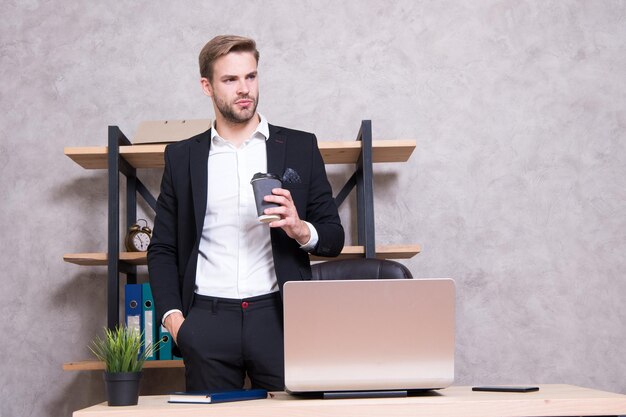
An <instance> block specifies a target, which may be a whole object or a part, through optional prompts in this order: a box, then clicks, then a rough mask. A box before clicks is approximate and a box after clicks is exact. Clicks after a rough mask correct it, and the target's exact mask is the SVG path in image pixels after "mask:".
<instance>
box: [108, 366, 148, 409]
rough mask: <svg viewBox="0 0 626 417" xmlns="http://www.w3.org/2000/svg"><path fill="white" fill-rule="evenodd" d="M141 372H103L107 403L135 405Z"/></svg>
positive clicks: (137, 398)
mask: <svg viewBox="0 0 626 417" xmlns="http://www.w3.org/2000/svg"><path fill="white" fill-rule="evenodd" d="M140 380H141V372H106V371H105V372H104V385H105V386H106V391H107V402H108V403H109V405H137V401H138V400H139V381H140Z"/></svg>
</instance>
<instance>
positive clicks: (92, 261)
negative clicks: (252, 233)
mask: <svg viewBox="0 0 626 417" xmlns="http://www.w3.org/2000/svg"><path fill="white" fill-rule="evenodd" d="M420 251H421V248H420V246H419V245H379V246H377V247H376V257H377V258H379V259H409V258H412V257H413V256H415V255H417V254H418V253H419V252H420ZM364 254H365V249H364V248H363V246H345V247H344V248H343V251H341V255H339V257H337V258H320V257H317V256H311V260H312V261H320V260H331V259H351V258H362V257H363V255H364ZM63 260H64V261H65V262H69V263H72V264H76V265H82V266H106V264H107V254H106V253H104V252H96V253H68V254H65V255H63ZM120 261H125V262H128V263H130V264H133V265H146V264H147V259H146V253H145V252H120Z"/></svg>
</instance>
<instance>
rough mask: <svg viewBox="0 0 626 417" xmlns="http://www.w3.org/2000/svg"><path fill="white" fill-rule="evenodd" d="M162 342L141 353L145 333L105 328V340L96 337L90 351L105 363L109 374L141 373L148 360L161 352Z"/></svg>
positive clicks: (117, 327) (123, 328) (119, 327)
mask: <svg viewBox="0 0 626 417" xmlns="http://www.w3.org/2000/svg"><path fill="white" fill-rule="evenodd" d="M160 342H161V341H160V340H158V341H156V343H153V344H152V345H151V346H148V347H147V348H146V349H144V350H143V352H141V353H139V352H140V351H141V346H142V344H143V332H141V333H140V332H139V331H138V330H136V329H129V328H128V327H126V326H116V327H115V329H113V330H111V329H108V328H105V329H104V339H102V338H100V336H96V338H95V339H94V340H93V341H92V343H91V345H90V346H89V349H90V350H91V351H92V352H93V354H94V355H96V357H97V358H98V359H99V360H101V361H103V362H104V364H105V368H106V371H107V372H110V373H112V372H139V371H141V369H142V368H143V364H144V362H145V361H146V358H147V357H149V356H152V354H153V353H154V352H156V351H157V350H159V348H160Z"/></svg>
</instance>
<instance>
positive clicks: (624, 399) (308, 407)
mask: <svg viewBox="0 0 626 417" xmlns="http://www.w3.org/2000/svg"><path fill="white" fill-rule="evenodd" d="M167 398H168V396H165V395H158V396H146V397H140V398H139V404H138V405H137V406H131V407H108V406H107V405H106V403H103V404H99V405H95V406H93V407H89V408H85V409H83V410H79V411H76V412H74V414H73V415H74V417H105V416H114V417H125V416H128V417H131V416H132V417H160V416H163V417H166V416H167V417H171V416H177V417H178V416H181V417H192V416H217V417H242V416H245V417H283V416H284V417H294V416H298V417H300V416H305V417H325V416H333V417H368V416H381V417H393V416H402V417H409V416H411V417H420V416H428V417H448V416H450V417H452V416H464V417H491V416H493V417H496V416H497V417H514V416H515V417H517V416H529V417H530V416H598V415H602V416H609V415H620V414H624V415H626V395H620V394H613V393H609V392H604V391H597V390H592V389H587V388H580V387H576V386H572V385H541V386H540V390H539V391H537V392H530V393H494V392H472V390H471V388H470V387H450V388H447V389H445V390H441V391H438V393H437V394H430V395H426V396H419V397H409V398H371V399H344V400H304V399H297V398H294V397H292V396H290V395H288V394H285V393H283V392H276V393H272V394H271V398H268V399H266V400H253V401H240V402H232V403H222V404H168V403H167Z"/></svg>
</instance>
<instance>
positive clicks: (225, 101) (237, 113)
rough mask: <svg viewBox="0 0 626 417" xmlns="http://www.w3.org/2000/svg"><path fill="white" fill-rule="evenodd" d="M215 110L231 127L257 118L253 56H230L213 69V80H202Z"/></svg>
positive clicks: (240, 54) (246, 53) (227, 55)
mask: <svg viewBox="0 0 626 417" xmlns="http://www.w3.org/2000/svg"><path fill="white" fill-rule="evenodd" d="M200 82H201V84H202V88H203V90H204V92H205V94H206V95H208V96H210V97H212V98H213V104H214V105H215V110H216V111H218V112H219V113H220V114H221V115H222V116H223V117H224V118H225V119H226V120H228V121H229V122H231V123H246V122H247V121H249V120H250V119H251V118H252V117H253V116H254V115H255V114H256V107H257V104H258V99H259V84H258V80H257V63H256V59H254V55H253V54H252V53H250V52H231V53H229V54H226V55H224V56H222V57H220V58H218V59H217V60H216V61H215V63H214V65H213V79H212V80H210V81H209V80H207V79H206V78H202V79H201V81H200Z"/></svg>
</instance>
